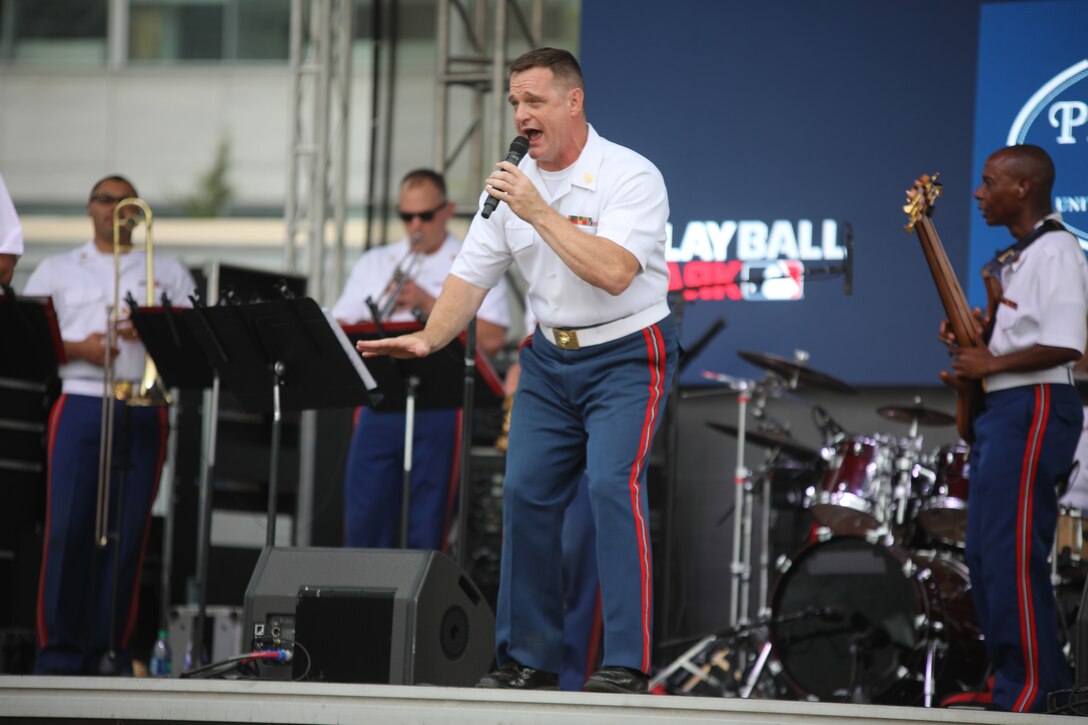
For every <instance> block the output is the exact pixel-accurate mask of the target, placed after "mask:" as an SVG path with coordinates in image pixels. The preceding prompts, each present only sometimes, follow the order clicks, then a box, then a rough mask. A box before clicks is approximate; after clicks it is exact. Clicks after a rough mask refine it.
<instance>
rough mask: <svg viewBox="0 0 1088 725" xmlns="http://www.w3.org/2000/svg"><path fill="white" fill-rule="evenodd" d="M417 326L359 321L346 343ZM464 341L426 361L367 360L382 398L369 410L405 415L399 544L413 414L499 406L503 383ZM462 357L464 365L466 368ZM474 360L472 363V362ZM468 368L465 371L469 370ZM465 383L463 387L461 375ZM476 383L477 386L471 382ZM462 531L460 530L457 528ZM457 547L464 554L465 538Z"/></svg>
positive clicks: (464, 439) (405, 519)
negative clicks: (467, 353)
mask: <svg viewBox="0 0 1088 725" xmlns="http://www.w3.org/2000/svg"><path fill="white" fill-rule="evenodd" d="M420 329H422V325H420V324H419V323H416V322H406V323H388V322H387V323H383V324H374V323H373V322H364V323H360V324H356V325H348V326H347V327H345V328H344V331H345V332H346V333H347V336H348V339H350V340H351V341H352V342H358V341H359V340H376V339H380V338H384V337H398V336H400V335H406V334H409V333H412V332H418V331H419V330H420ZM465 342H466V340H465V337H464V336H462V337H461V338H456V339H454V340H453V341H452V342H450V344H448V345H446V347H444V348H442V349H441V350H437V351H435V352H434V353H433V354H431V355H428V356H427V357H421V358H413V359H409V360H396V359H393V358H390V357H375V358H370V359H369V361H370V362H369V364H370V370H371V372H372V373H373V374H374V377H375V379H376V380H377V381H378V386H379V387H380V388H381V390H382V391H383V393H385V396H384V397H383V398H382V401H381V402H380V403H379V404H377V405H374V406H372V407H373V408H374V410H375V411H377V412H382V413H388V412H400V411H404V412H405V413H406V414H407V416H406V420H405V424H404V464H403V469H402V470H403V474H402V478H401V481H402V483H401V508H400V530H399V535H398V544H399V546H400V548H402V549H405V548H407V547H408V524H409V506H410V504H411V488H412V440H413V435H414V433H415V411H416V409H417V408H418V409H420V410H437V409H446V408H463V409H464V413H463V415H464V418H465V419H467V420H469V421H470V422H471V416H472V410H473V408H475V407H477V406H483V407H497V406H498V405H500V404H501V403H502V398H503V391H502V384H501V382H499V379H498V375H496V374H495V371H494V369H493V368H492V367H491V364H490V363H489V362H488V361H487V358H486V357H484V356H483V355H482V354H481V353H480V352H479V350H477V351H476V355H475V359H474V360H473V358H472V357H469V356H467V355H466V354H465V350H466V346H465ZM466 358H467V362H468V363H469V365H466ZM472 362H475V365H472V364H471V363H472ZM470 367H471V368H473V369H472V370H470V369H469V368H470ZM466 376H467V377H468V378H469V382H468V383H465V382H464V379H465V377H466ZM477 378H478V379H479V382H480V384H479V385H475V384H474V383H475V382H476V381H477ZM469 437H470V436H468V435H465V434H464V433H462V436H461V457H462V458H461V467H462V468H461V476H462V480H461V487H462V491H465V490H467V488H468V480H467V469H466V468H465V465H466V461H467V457H468V450H469V444H470V441H469ZM465 516H466V511H465V510H464V507H462V511H461V521H465ZM462 528H463V527H462ZM461 542H462V543H461V544H460V548H461V549H462V550H463V549H464V548H465V547H464V543H463V542H464V538H463V534H462V537H461Z"/></svg>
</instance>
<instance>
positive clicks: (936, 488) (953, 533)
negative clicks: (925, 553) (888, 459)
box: [918, 443, 971, 547]
mask: <svg viewBox="0 0 1088 725" xmlns="http://www.w3.org/2000/svg"><path fill="white" fill-rule="evenodd" d="M970 457H971V449H970V448H969V447H968V446H967V445H965V444H963V443H958V444H956V445H954V446H944V447H943V448H941V449H940V450H939V451H937V455H936V460H935V461H934V465H933V468H934V470H935V471H936V474H937V475H936V480H935V481H934V482H933V483H932V484H931V485H930V486H928V487H927V488H926V489H925V490H923V492H922V503H921V506H920V507H919V514H918V523H920V524H921V525H922V527H923V528H925V530H926V531H928V532H929V533H930V534H931V535H932V536H934V537H935V538H937V539H938V540H940V541H942V542H944V543H946V544H954V545H955V546H961V547H962V546H964V545H965V544H966V543H967V490H968V485H969V482H970V478H971V464H970Z"/></svg>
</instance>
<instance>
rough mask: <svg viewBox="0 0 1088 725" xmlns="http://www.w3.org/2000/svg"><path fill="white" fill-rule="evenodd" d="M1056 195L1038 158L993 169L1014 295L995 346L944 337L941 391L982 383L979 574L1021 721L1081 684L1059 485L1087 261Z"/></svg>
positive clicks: (970, 544) (1084, 315) (985, 175)
mask: <svg viewBox="0 0 1088 725" xmlns="http://www.w3.org/2000/svg"><path fill="white" fill-rule="evenodd" d="M1053 184H1054V163H1053V161H1052V160H1051V159H1050V156H1049V155H1047V153H1046V152H1045V151H1044V150H1043V149H1041V148H1039V147H1037V146H1026V145H1024V146H1010V147H1007V148H1003V149H1001V150H999V151H997V152H995V153H994V154H993V155H991V156H990V157H989V159H987V161H986V165H985V167H984V168H983V171H982V183H981V184H980V185H979V187H978V189H977V190H976V191H975V198H976V199H977V200H978V203H979V209H980V210H981V212H982V216H983V219H985V221H986V223H987V224H988V225H989V226H1004V227H1008V229H1009V231H1010V232H1011V233H1012V236H1013V237H1014V238H1015V239H1016V240H1017V242H1016V244H1014V245H1012V246H1011V247H1010V248H1008V249H1006V250H1004V251H1003V252H1002V253H1000V254H998V256H997V257H996V258H995V259H994V261H993V262H991V263H990V264H989V265H988V273H990V274H992V275H993V276H994V277H995V278H996V279H998V280H999V281H1000V283H1001V285H1000V287H1001V296H1000V299H999V300H997V304H996V305H993V304H991V315H990V318H989V319H987V320H985V321H984V320H982V315H981V313H980V312H979V311H978V310H976V311H975V320H974V321H975V323H977V330H976V333H977V338H978V339H979V340H984V341H985V342H979V344H977V345H975V346H962V347H961V346H957V345H956V343H955V338H954V336H953V334H952V331H951V329H950V326H949V323H948V322H947V321H945V322H944V323H942V325H941V329H940V337H941V340H942V341H943V342H945V344H947V345H948V346H949V353H950V355H951V356H952V359H953V361H952V370H953V373H951V374H950V373H947V372H944V371H942V372H941V377H942V379H943V380H944V381H945V382H946V383H948V384H950V385H952V386H953V387H957V386H963V385H965V384H967V383H968V381H981V382H982V386H983V391H984V394H983V397H982V400H981V405H980V409H979V412H978V415H977V417H976V418H975V419H974V421H973V431H972V432H973V434H974V442H973V445H972V448H971V491H970V506H969V508H968V520H967V564H968V566H969V568H970V571H971V584H972V588H973V597H974V603H975V608H976V610H977V611H978V618H979V623H980V624H981V625H982V631H983V633H984V634H985V637H986V647H987V650H988V653H989V656H990V661H991V663H992V665H993V671H994V688H993V694H992V702H991V703H990V704H989V707H990V708H992V709H996V710H1006V711H1012V712H1031V711H1035V712H1041V711H1045V709H1046V706H1047V694H1048V693H1050V692H1053V691H1056V690H1062V689H1066V688H1069V687H1070V686H1071V682H1072V678H1071V672H1070V667H1069V664H1068V662H1067V661H1066V659H1065V657H1064V656H1063V654H1062V651H1061V649H1060V646H1059V642H1058V636H1057V623H1056V613H1055V606H1054V593H1053V589H1052V587H1051V582H1050V567H1049V565H1048V563H1047V557H1048V556H1049V554H1050V552H1051V549H1052V547H1053V544H1054V530H1055V525H1056V519H1057V499H1056V486H1057V484H1058V483H1059V482H1060V481H1061V479H1062V477H1063V476H1065V475H1067V474H1068V472H1069V470H1070V467H1071V465H1072V461H1073V452H1074V450H1075V448H1076V445H1077V439H1078V437H1079V435H1080V432H1081V424H1082V419H1083V413H1082V410H1081V403H1080V399H1079V397H1078V396H1077V392H1076V389H1075V388H1074V387H1073V379H1072V365H1073V363H1074V362H1075V361H1076V360H1077V359H1078V358H1080V356H1081V353H1082V351H1083V350H1084V348H1085V342H1086V337H1088V334H1086V320H1088V263H1086V262H1085V256H1084V252H1082V251H1081V248H1080V245H1079V244H1078V242H1077V239H1076V237H1074V236H1073V235H1072V234H1070V233H1069V232H1068V231H1066V230H1065V229H1064V227H1062V225H1061V223H1060V215H1059V214H1057V213H1054V212H1053V210H1052V208H1051V202H1050V200H1051V189H1052V187H1053ZM991 291H992V290H991ZM992 301H993V300H992ZM991 326H992V332H990V334H989V337H988V338H987V337H986V335H985V334H983V330H989V329H990V327H991Z"/></svg>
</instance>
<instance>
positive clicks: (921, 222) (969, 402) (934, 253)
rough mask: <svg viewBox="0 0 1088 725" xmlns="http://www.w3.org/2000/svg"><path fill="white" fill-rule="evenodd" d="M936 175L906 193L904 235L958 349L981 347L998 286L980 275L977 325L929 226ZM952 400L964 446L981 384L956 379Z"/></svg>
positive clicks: (924, 178)
mask: <svg viewBox="0 0 1088 725" xmlns="http://www.w3.org/2000/svg"><path fill="white" fill-rule="evenodd" d="M939 177H940V174H933V175H932V176H930V175H929V174H923V175H922V176H921V177H919V178H918V179H917V180H916V181H915V182H914V185H913V186H912V187H911V188H910V189H909V190H907V203H906V204H905V205H904V206H903V211H904V212H906V214H907V218H908V220H909V221H908V223H907V225H906V226H905V227H904V229H905V230H906V231H907V232H914V233H915V234H917V236H918V241H919V242H920V243H921V244H922V252H923V253H924V254H925V257H926V262H927V263H928V264H929V271H930V272H931V273H932V274H933V282H934V283H935V284H936V285H937V293H938V294H939V295H940V297H941V303H942V304H943V305H944V311H945V314H946V315H948V324H949V327H950V328H951V330H952V335H953V337H955V339H956V345H958V346H959V347H976V346H978V345H985V344H986V341H987V340H988V339H989V335H988V334H987V331H988V330H989V322H990V321H991V320H993V317H994V311H995V310H996V307H997V303H998V301H999V300H1000V299H1001V289H1000V287H1001V283H1000V280H998V279H997V278H996V277H994V276H992V275H987V274H983V281H984V282H985V283H986V293H987V297H988V303H987V314H986V317H985V321H984V322H982V323H981V324H980V322H979V320H978V319H977V318H976V317H975V315H974V313H972V311H971V308H970V307H969V306H968V305H967V297H966V296H965V295H964V294H963V288H962V287H960V283H959V280H958V279H957V278H956V272H955V270H954V269H952V264H951V263H950V262H949V261H948V255H947V254H946V253H945V251H944V246H943V245H942V244H941V238H940V237H939V236H938V235H937V230H936V229H935V228H934V226H933V221H932V218H931V217H932V216H933V205H934V203H935V202H936V201H937V197H939V196H940V195H941V185H940V184H939V183H938V182H937V179H938V178H939ZM955 389H956V393H957V399H956V429H957V430H958V431H959V434H960V437H961V438H963V439H964V440H965V441H967V443H971V442H972V440H973V439H974V433H973V430H972V428H973V424H974V420H975V416H976V415H977V414H978V407H979V405H980V404H981V402H982V382H981V381H979V380H960V381H959V384H958V385H956V386H955Z"/></svg>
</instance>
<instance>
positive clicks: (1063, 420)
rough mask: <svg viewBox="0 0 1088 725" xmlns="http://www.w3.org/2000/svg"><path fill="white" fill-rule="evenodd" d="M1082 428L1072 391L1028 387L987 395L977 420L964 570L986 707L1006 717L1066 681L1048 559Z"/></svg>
mask: <svg viewBox="0 0 1088 725" xmlns="http://www.w3.org/2000/svg"><path fill="white" fill-rule="evenodd" d="M1082 419H1083V411H1082V409H1081V403H1080V399H1079V398H1078V396H1077V393H1076V390H1075V388H1074V387H1073V386H1071V385H1031V386H1024V387H1018V388H1011V389H1009V390H1001V391H998V392H995V393H989V394H988V395H986V396H985V400H984V406H983V411H982V413H981V414H980V415H979V417H978V418H977V419H976V420H975V427H974V431H975V442H974V444H973V445H972V447H971V486H970V491H969V494H968V496H969V501H970V505H969V506H968V510H967V565H968V567H969V568H970V570H971V588H972V597H973V599H974V603H975V610H976V612H977V613H978V618H979V624H980V625H981V626H982V632H983V634H984V635H985V637H986V649H987V652H988V653H989V656H990V661H991V663H992V665H993V669H994V693H993V701H994V703H995V704H996V705H998V706H1000V707H1002V708H1003V709H1006V710H1010V711H1014V712H1028V711H1032V710H1035V711H1039V710H1042V709H1043V708H1045V705H1046V695H1047V693H1048V692H1051V691H1054V690H1058V689H1065V688H1068V687H1070V685H1071V682H1072V677H1071V672H1070V668H1069V664H1068V662H1067V661H1066V659H1065V657H1064V655H1063V654H1062V652H1061V649H1060V648H1059V643H1058V628H1057V617H1056V611H1055V603H1054V589H1053V586H1052V584H1051V581H1050V566H1049V564H1048V563H1047V558H1048V557H1049V556H1050V553H1051V549H1052V547H1053V545H1054V529H1055V526H1056V523H1057V516H1058V503H1057V493H1056V487H1057V484H1058V482H1059V479H1060V478H1061V476H1063V475H1064V474H1066V473H1067V472H1068V471H1069V467H1070V465H1071V464H1072V462H1073V452H1074V451H1075V450H1076V446H1077V440H1078V438H1079V436H1080V432H1081V424H1082Z"/></svg>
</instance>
